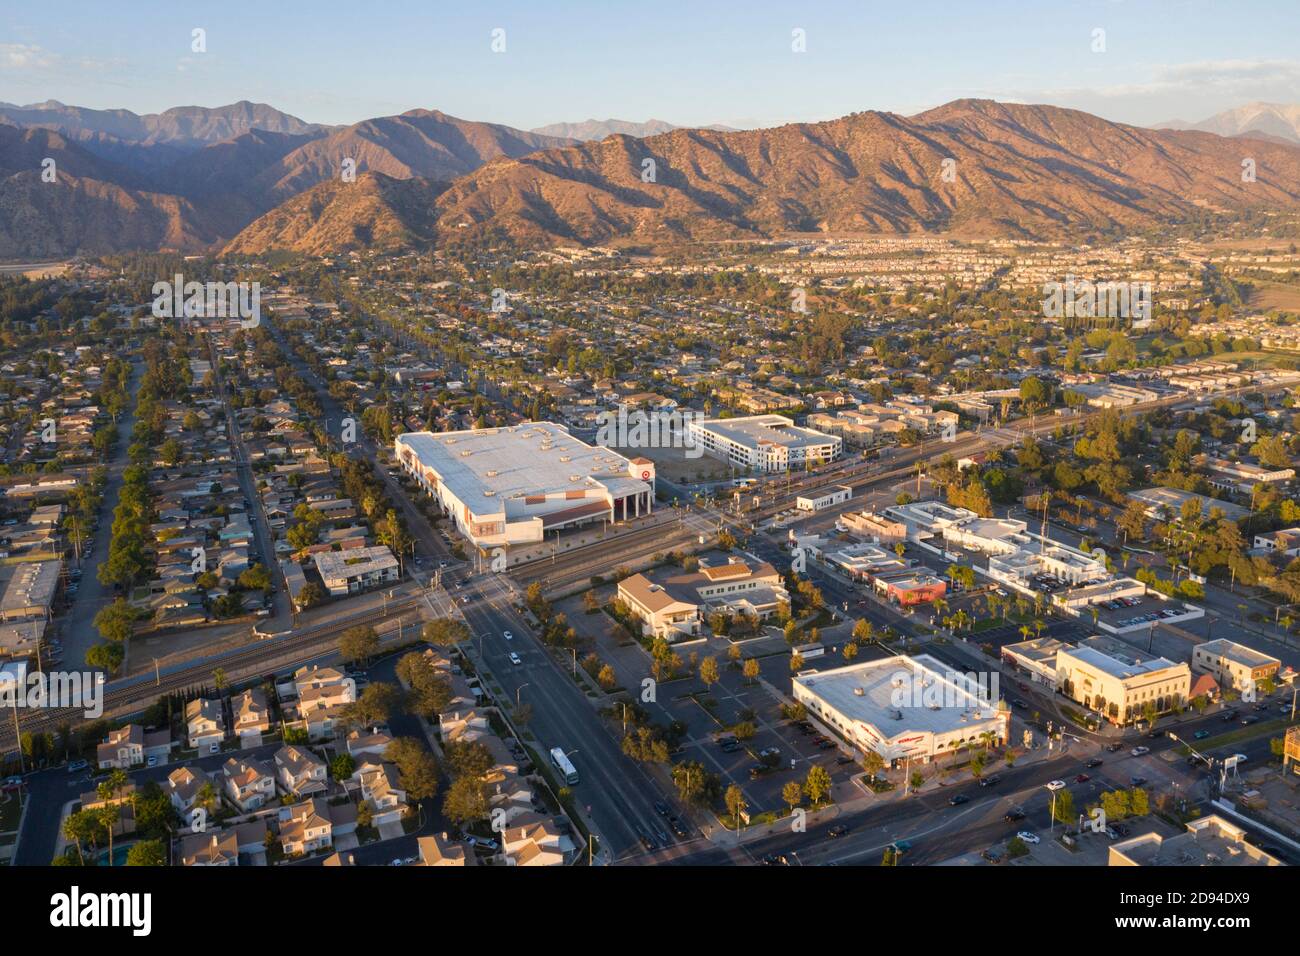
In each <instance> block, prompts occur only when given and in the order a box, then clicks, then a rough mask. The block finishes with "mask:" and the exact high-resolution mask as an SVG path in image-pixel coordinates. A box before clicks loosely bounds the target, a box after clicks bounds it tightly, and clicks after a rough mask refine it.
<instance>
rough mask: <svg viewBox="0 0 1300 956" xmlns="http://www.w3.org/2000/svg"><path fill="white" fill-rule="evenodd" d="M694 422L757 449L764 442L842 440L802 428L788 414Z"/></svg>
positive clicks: (798, 444) (805, 444)
mask: <svg viewBox="0 0 1300 956" xmlns="http://www.w3.org/2000/svg"><path fill="white" fill-rule="evenodd" d="M693 424H694V425H697V426H698V427H700V428H703V429H706V430H707V431H711V432H713V433H714V434H715V435H719V436H721V437H723V438H726V439H728V440H729V441H733V442H735V443H736V444H737V445H744V446H745V447H746V448H755V449H756V448H758V446H759V445H763V444H768V445H784V446H785V447H786V448H812V447H814V446H817V445H827V444H835V443H836V442H838V441H839V440H840V439H838V438H836V437H835V436H834V435H827V434H824V433H822V432H819V431H814V430H813V429H811V428H801V427H800V426H798V425H796V424H795V423H794V422H793V421H791V420H790V419H788V418H786V417H785V416H784V415H751V416H749V417H748V418H710V419H708V420H707V421H702V422H694V423H693Z"/></svg>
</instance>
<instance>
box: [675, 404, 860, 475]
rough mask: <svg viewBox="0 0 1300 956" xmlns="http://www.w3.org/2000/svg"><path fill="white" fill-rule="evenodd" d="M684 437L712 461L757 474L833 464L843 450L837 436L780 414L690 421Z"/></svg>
mask: <svg viewBox="0 0 1300 956" xmlns="http://www.w3.org/2000/svg"><path fill="white" fill-rule="evenodd" d="M688 434H689V435H690V438H691V439H692V441H693V442H694V443H695V444H697V445H699V446H701V447H703V449H704V450H705V452H707V453H708V454H709V455H712V456H713V457H714V458H720V459H722V460H723V461H725V462H729V463H730V464H732V465H735V466H736V467H737V468H741V469H752V470H753V471H760V472H774V471H788V470H790V469H795V468H802V467H805V466H806V465H809V464H813V463H820V462H827V461H834V460H835V459H836V458H839V457H840V453H841V452H842V451H843V448H844V442H843V440H842V439H840V438H838V437H837V436H835V435H826V434H823V433H822V432H818V431H813V430H812V429H811V428H800V427H799V426H797V425H796V424H795V423H794V422H793V421H792V420H791V419H789V418H786V417H785V416H784V415H753V416H750V417H749V418H711V419H708V420H707V421H702V422H701V421H692V422H691V423H690V426H689V430H688Z"/></svg>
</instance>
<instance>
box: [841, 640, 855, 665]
mask: <svg viewBox="0 0 1300 956" xmlns="http://www.w3.org/2000/svg"><path fill="white" fill-rule="evenodd" d="M857 656H858V645H856V644H854V643H853V642H852V641H849V642H846V643H845V645H844V659H845V660H846V661H852V660H853V659H854V658H855V657H857Z"/></svg>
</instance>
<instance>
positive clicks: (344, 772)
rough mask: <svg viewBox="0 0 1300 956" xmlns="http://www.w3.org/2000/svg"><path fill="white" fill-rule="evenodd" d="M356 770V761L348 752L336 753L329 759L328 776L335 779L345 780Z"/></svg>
mask: <svg viewBox="0 0 1300 956" xmlns="http://www.w3.org/2000/svg"><path fill="white" fill-rule="evenodd" d="M356 770H357V762H356V760H355V759H354V758H353V756H352V755H351V754H349V753H338V754H335V755H334V759H333V760H331V761H330V776H331V777H333V778H334V779H335V780H347V779H348V778H349V777H351V776H352V775H353V774H354V773H356Z"/></svg>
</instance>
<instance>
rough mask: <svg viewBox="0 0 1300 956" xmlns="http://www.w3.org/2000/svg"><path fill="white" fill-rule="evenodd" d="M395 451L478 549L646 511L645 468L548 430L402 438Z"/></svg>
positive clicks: (544, 425)
mask: <svg viewBox="0 0 1300 956" xmlns="http://www.w3.org/2000/svg"><path fill="white" fill-rule="evenodd" d="M395 450H396V453H397V459H398V461H399V462H400V463H401V466H402V468H403V469H404V470H405V471H406V473H407V474H409V475H410V476H411V477H412V478H414V479H415V480H416V481H417V482H418V483H419V485H420V487H422V488H423V489H424V490H425V491H427V492H428V493H429V494H430V495H432V496H433V498H434V499H435V500H436V501H437V502H438V504H439V505H440V506H441V508H442V510H443V512H444V513H445V514H447V515H448V516H449V517H450V518H451V519H452V520H453V521H454V522H455V523H456V527H457V529H458V530H459V531H460V533H461V534H463V535H464V536H465V537H466V538H468V539H469V540H470V541H472V542H473V543H474V544H476V545H478V546H479V547H483V548H489V547H497V546H505V547H508V546H510V545H518V544H530V543H535V542H539V541H542V540H544V539H545V537H546V535H548V534H552V533H554V532H556V531H559V530H561V529H565V528H574V527H578V526H580V525H584V524H592V523H598V522H601V521H609V522H615V521H623V520H626V519H629V518H637V517H640V516H641V515H648V514H650V513H651V511H652V510H653V508H654V482H655V467H654V464H653V463H652V462H651V461H649V460H648V459H645V458H633V459H627V458H624V457H623V456H622V455H620V454H618V453H617V452H615V451H612V450H611V449H609V448H604V447H601V446H592V445H588V444H586V443H585V442H582V441H579V440H578V439H577V438H574V437H573V436H572V435H570V434H569V432H568V431H567V430H566V429H565V428H564V426H562V425H557V424H554V423H553V422H528V423H525V424H521V425H512V426H509V427H506V428H481V429H474V430H472V431H459V432H407V433H406V434H404V435H398V436H397V440H396V442H395Z"/></svg>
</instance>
